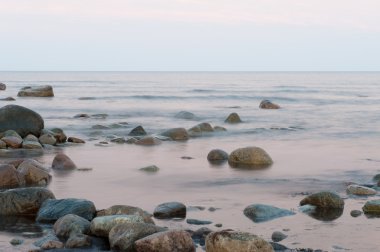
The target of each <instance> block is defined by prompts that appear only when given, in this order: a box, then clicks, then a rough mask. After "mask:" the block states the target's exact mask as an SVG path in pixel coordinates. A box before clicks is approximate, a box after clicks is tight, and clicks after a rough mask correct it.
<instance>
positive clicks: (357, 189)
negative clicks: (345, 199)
mask: <svg viewBox="0 0 380 252" xmlns="http://www.w3.org/2000/svg"><path fill="white" fill-rule="evenodd" d="M347 193H348V194H354V195H361V196H370V195H375V194H376V193H377V191H376V190H374V189H372V188H369V187H366V186H361V185H349V186H348V187H347Z"/></svg>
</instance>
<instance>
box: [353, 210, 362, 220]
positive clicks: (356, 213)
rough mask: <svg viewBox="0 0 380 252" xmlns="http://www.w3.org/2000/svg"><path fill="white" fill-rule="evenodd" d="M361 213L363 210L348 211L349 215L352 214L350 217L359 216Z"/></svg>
mask: <svg viewBox="0 0 380 252" xmlns="http://www.w3.org/2000/svg"><path fill="white" fill-rule="evenodd" d="M362 214H363V212H362V211H360V210H352V211H351V212H350V215H351V216H352V217H354V218H355V217H359V216H360V215H362Z"/></svg>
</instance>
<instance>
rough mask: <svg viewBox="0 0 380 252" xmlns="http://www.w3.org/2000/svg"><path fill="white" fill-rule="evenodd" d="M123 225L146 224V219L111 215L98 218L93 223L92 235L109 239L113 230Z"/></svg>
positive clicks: (135, 216) (91, 227)
mask: <svg viewBox="0 0 380 252" xmlns="http://www.w3.org/2000/svg"><path fill="white" fill-rule="evenodd" d="M122 223H144V219H143V218H142V217H141V216H138V215H109V216H101V217H96V218H94V219H93V220H92V221H91V226H90V230H91V234H93V235H96V236H100V237H108V234H109V232H110V231H111V229H112V228H113V227H114V226H116V225H118V224H122Z"/></svg>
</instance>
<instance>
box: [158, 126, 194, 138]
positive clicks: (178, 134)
mask: <svg viewBox="0 0 380 252" xmlns="http://www.w3.org/2000/svg"><path fill="white" fill-rule="evenodd" d="M161 135H162V136H166V137H169V138H170V139H172V140H174V141H185V140H188V139H189V134H188V133H187V131H186V129H185V128H172V129H168V130H166V131H164V132H162V133H161Z"/></svg>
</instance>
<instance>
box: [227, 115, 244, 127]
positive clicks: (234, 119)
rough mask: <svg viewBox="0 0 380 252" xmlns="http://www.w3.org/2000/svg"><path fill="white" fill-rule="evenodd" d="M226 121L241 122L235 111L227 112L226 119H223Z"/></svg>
mask: <svg viewBox="0 0 380 252" xmlns="http://www.w3.org/2000/svg"><path fill="white" fill-rule="evenodd" d="M224 122H226V123H231V124H233V123H241V122H242V121H241V119H240V116H239V115H238V114H237V113H231V114H229V116H228V117H227V118H226V120H225V121H224Z"/></svg>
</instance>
